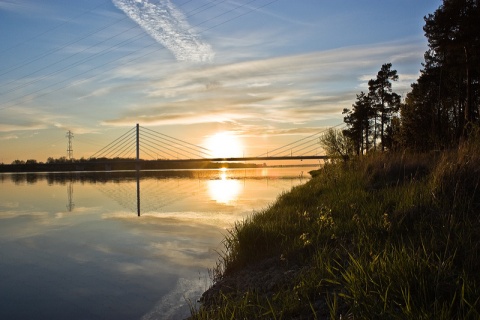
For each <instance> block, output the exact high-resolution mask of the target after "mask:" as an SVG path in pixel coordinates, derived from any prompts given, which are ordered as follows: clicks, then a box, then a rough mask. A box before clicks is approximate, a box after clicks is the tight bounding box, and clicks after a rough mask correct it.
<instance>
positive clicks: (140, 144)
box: [90, 124, 329, 162]
mask: <svg viewBox="0 0 480 320" xmlns="http://www.w3.org/2000/svg"><path fill="white" fill-rule="evenodd" d="M325 131H326V130H322V131H319V132H317V133H314V134H311V135H309V136H306V137H303V138H301V139H298V140H296V141H293V142H291V143H288V144H286V145H283V146H280V147H277V148H275V149H273V150H270V151H268V152H266V153H263V154H259V155H257V156H249V157H245V156H244V157H225V158H219V157H215V156H213V153H212V151H211V150H209V149H207V148H205V147H202V146H198V145H195V144H192V143H189V142H187V141H184V140H181V139H177V138H174V137H172V136H169V135H166V134H163V133H160V132H157V131H155V130H152V129H149V128H145V127H142V126H140V125H139V124H137V125H136V126H135V127H133V128H131V129H129V130H128V131H127V132H125V133H124V134H122V135H121V136H120V137H118V138H117V139H115V140H114V141H112V142H111V143H109V144H108V145H107V146H105V147H103V148H102V149H100V150H99V151H97V152H96V153H94V154H93V155H92V156H91V157H90V159H115V158H117V159H131V160H130V161H140V160H158V161H169V160H170V161H177V162H179V161H181V162H189V161H190V162H198V161H255V160H307V159H328V158H329V157H328V156H326V155H323V154H319V152H318V150H319V149H320V135H321V134H322V133H324V132H325Z"/></svg>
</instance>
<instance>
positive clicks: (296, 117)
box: [103, 42, 424, 126]
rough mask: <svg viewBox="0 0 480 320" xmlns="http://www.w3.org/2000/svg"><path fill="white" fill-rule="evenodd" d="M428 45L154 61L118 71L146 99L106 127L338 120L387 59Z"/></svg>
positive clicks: (397, 44) (404, 87) (403, 86)
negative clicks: (185, 62)
mask: <svg viewBox="0 0 480 320" xmlns="http://www.w3.org/2000/svg"><path fill="white" fill-rule="evenodd" d="M423 50H424V48H423V44H419V43H407V42H393V43H383V44H378V45H376V46H375V45H370V46H355V47H346V48H340V49H336V50H329V51H321V52H311V53H307V54H298V55H289V56H281V57H274V58H268V59H256V60H250V61H240V62H236V63H224V64H216V65H213V64H209V65H197V66H193V67H192V66H188V67H184V66H181V65H176V66H172V65H170V66H168V67H167V69H164V68H158V69H156V68H152V66H151V65H150V69H151V70H152V72H150V73H142V74H141V75H139V74H138V69H140V70H143V67H142V66H139V67H138V68H137V71H135V70H131V68H125V69H122V68H121V69H119V70H116V72H118V74H120V75H121V76H122V77H123V78H125V77H126V76H127V75H128V72H132V76H133V78H132V80H133V79H134V80H135V83H136V84H137V85H140V86H141V87H142V88H143V91H142V93H143V94H144V99H145V100H136V101H135V102H133V103H132V104H131V105H130V107H129V110H127V111H123V112H122V113H119V114H118V115H117V116H115V117H113V118H110V119H108V120H106V121H104V122H103V124H104V125H113V126H118V125H122V126H124V125H131V124H134V123H138V122H140V123H148V124H149V125H179V124H181V125H186V124H201V123H215V122H236V123H240V122H241V123H242V124H243V125H252V124H255V123H257V122H259V121H262V122H263V123H264V125H265V124H267V123H268V122H271V124H272V125H274V124H276V125H279V124H286V123H290V124H292V123H295V124H300V123H302V124H306V123H310V125H311V124H312V121H317V122H318V121H323V120H326V119H335V120H332V121H336V122H335V124H336V123H338V122H341V119H342V115H341V111H342V109H343V108H345V107H347V108H348V107H350V106H351V104H352V103H353V102H354V101H355V99H356V94H358V93H359V92H360V91H361V90H363V91H365V90H368V86H367V85H366V82H365V79H367V77H368V79H370V78H372V77H374V76H375V74H376V72H377V71H378V70H379V68H380V67H381V65H382V64H383V63H385V62H389V61H391V58H392V57H394V56H395V57H398V56H401V55H402V54H401V53H402V52H409V53H410V52H417V53H418V57H420V58H421V57H422V54H423ZM409 55H410V54H409ZM420 58H419V60H420ZM145 63H147V62H145ZM394 67H395V68H396V66H395V65H394ZM399 67H401V65H399ZM407 72H409V71H408V70H407ZM165 73H167V74H165ZM366 75H368V76H366ZM399 75H400V76H401V78H402V79H403V78H408V80H407V81H410V80H413V79H414V78H415V75H414V74H410V73H402V72H401V71H400V72H399ZM405 80H406V79H405ZM367 81H368V80H367ZM408 87H409V83H406V82H404V81H401V82H400V81H399V82H398V83H395V89H396V90H397V89H398V90H400V91H398V92H399V93H402V92H403V91H405V90H408ZM402 90H403V91H402Z"/></svg>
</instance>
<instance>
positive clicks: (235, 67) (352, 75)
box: [0, 0, 442, 164]
mask: <svg viewBox="0 0 480 320" xmlns="http://www.w3.org/2000/svg"><path fill="white" fill-rule="evenodd" d="M441 3H442V1H440V0H422V1H418V0H400V1H399V0H396V1H393V0H385V1H378V0H376V1H373V0H362V1H358V0H339V1H332V0H298V1H293V0H81V1H80V0H79V1H65V0H42V1H37V0H0V43H1V46H0V163H6V164H7V163H11V162H12V161H14V160H16V159H20V160H27V159H36V160H38V161H46V160H47V158H48V157H54V158H59V157H62V156H67V149H68V145H67V144H68V139H67V138H66V134H67V132H68V131H71V132H72V133H73V135H74V136H73V139H72V149H73V157H74V158H76V159H79V158H81V157H84V158H89V157H91V156H92V155H94V154H96V153H97V152H98V151H99V150H102V148H104V147H105V146H108V145H109V144H110V143H112V141H115V140H116V139H117V138H119V137H120V136H122V135H123V134H125V133H126V132H128V131H129V130H131V129H132V128H134V127H135V125H136V124H137V123H138V124H139V125H140V126H141V127H142V128H147V129H149V130H153V131H155V132H156V133H159V134H164V135H168V136H171V137H174V138H176V139H180V140H182V141H187V142H188V143H191V144H194V145H198V146H202V147H207V148H217V149H222V147H223V150H224V151H225V150H229V152H232V156H239V155H240V154H239V153H241V155H242V156H258V155H263V154H265V153H266V152H268V151H269V150H275V149H276V148H278V147H281V146H283V145H287V144H289V143H292V142H294V141H298V140H299V139H302V138H304V137H308V136H311V135H314V134H317V133H320V132H322V131H323V130H326V129H327V128H329V127H332V126H337V125H340V124H342V123H343V115H342V110H343V109H344V108H350V107H351V105H352V104H353V103H354V102H355V100H356V95H357V94H359V93H360V92H361V91H367V90H368V85H367V82H368V80H370V79H372V78H375V76H376V74H377V72H378V70H380V68H381V66H382V64H384V63H392V69H395V70H397V72H398V75H399V81H398V82H395V83H394V84H393V90H394V91H395V92H397V93H398V94H400V95H402V96H403V97H404V96H405V95H406V93H408V92H409V90H410V84H411V83H413V82H415V81H416V79H417V78H418V76H419V71H420V69H421V68H422V66H421V63H422V62H423V54H424V53H425V51H426V50H427V48H428V47H427V41H426V38H425V36H424V33H423V29H422V27H423V25H424V20H423V18H424V16H426V15H428V14H429V13H433V12H434V11H435V10H436V9H437V8H438V7H439V6H440V5H441ZM219 134H220V136H222V137H225V136H227V138H223V139H216V140H215V137H218V136H219ZM212 141H217V142H216V145H215V143H214V144H212ZM209 143H210V144H209ZM222 144H223V145H222ZM235 152H236V153H237V154H234V153H235ZM319 152H320V151H319ZM149 155H151V153H150V154H149ZM141 156H142V157H144V158H149V157H148V156H147V155H141ZM225 156H227V155H225ZM156 157H162V156H161V155H160V156H159V155H158V154H157V155H156Z"/></svg>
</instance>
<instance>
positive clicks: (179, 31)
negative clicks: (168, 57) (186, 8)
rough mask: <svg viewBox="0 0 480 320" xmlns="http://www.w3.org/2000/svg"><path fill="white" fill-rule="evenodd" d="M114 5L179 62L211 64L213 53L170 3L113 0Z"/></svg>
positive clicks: (167, 1) (157, 0)
mask: <svg viewBox="0 0 480 320" xmlns="http://www.w3.org/2000/svg"><path fill="white" fill-rule="evenodd" d="M112 1H113V4H114V5H115V6H116V7H117V8H119V9H120V10H122V11H123V12H125V14H126V15H127V16H128V17H129V18H130V19H132V20H133V21H135V22H136V23H137V24H138V25H139V26H140V27H142V28H143V29H144V30H145V31H146V32H147V33H148V34H149V35H150V36H151V37H152V38H154V39H155V40H156V41H158V42H159V43H161V44H162V45H163V46H165V47H166V48H167V49H168V50H170V51H171V52H172V53H173V55H174V56H175V58H176V59H177V60H180V61H195V62H201V61H211V60H212V59H213V56H214V52H213V50H212V48H211V46H210V45H209V44H208V43H205V42H203V41H202V40H201V39H200V37H199V36H198V35H197V34H196V33H194V32H193V31H192V27H191V26H190V25H189V23H188V22H187V19H186V18H185V15H184V14H183V13H182V12H181V11H180V10H179V9H177V8H176V7H175V5H174V4H173V3H172V2H171V1H170V0H112Z"/></svg>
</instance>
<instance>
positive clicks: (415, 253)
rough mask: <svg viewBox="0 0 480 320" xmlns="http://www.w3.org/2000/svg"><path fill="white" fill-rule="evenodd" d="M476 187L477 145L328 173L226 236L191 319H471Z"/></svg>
mask: <svg viewBox="0 0 480 320" xmlns="http://www.w3.org/2000/svg"><path fill="white" fill-rule="evenodd" d="M479 182H480V143H478V141H476V142H471V143H470V144H464V145H462V146H461V147H459V148H458V149H457V150H452V151H448V152H441V153H440V152H438V153H432V154H424V155H409V154H376V155H371V156H367V157H363V158H362V159H357V160H353V161H349V162H347V163H337V164H327V165H325V167H323V168H322V169H321V170H319V171H317V172H316V173H315V177H314V178H312V179H311V180H310V181H309V182H308V183H307V184H305V185H302V186H299V187H295V188H293V189H292V191H291V192H289V193H286V194H283V195H282V196H280V197H279V198H278V200H277V201H276V202H275V203H274V204H272V205H271V206H270V207H269V208H267V209H265V210H264V211H262V212H258V213H256V214H254V215H252V216H251V217H250V218H248V219H246V220H245V221H243V222H241V223H238V224H237V225H236V226H235V227H234V228H233V230H231V232H230V234H229V236H228V237H227V239H226V240H225V252H224V254H223V255H222V257H221V259H220V262H219V264H218V266H217V268H216V269H215V270H214V272H213V277H214V280H215V282H216V285H215V286H214V287H213V288H212V289H210V290H209V292H207V293H206V294H205V299H204V306H203V307H202V308H200V310H194V316H193V317H194V318H196V319H244V318H245V319H259V318H264V319H329V318H331V319H339V318H340V317H342V318H343V319H346V318H351V319H375V318H383V319H468V318H471V319H478V318H480V214H479V213H480V210H479V209H480V190H479ZM269 273H271V274H276V275H277V276H275V277H274V276H270V277H267V275H268V274H269ZM278 275H281V276H278ZM265 279H268V280H265ZM266 281H267V282H268V283H266Z"/></svg>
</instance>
